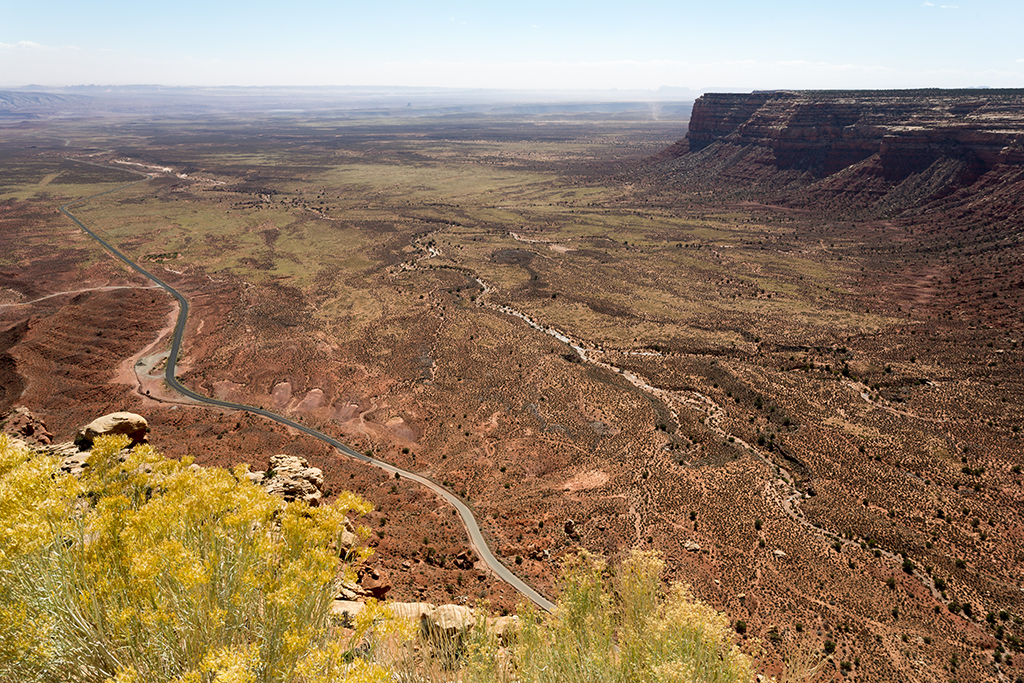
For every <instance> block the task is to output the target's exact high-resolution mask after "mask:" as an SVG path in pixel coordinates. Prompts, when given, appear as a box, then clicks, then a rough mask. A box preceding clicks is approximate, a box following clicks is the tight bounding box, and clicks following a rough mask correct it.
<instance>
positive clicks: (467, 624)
mask: <svg viewBox="0 0 1024 683" xmlns="http://www.w3.org/2000/svg"><path fill="white" fill-rule="evenodd" d="M475 623H476V612H474V611H473V610H472V609H471V608H469V607H464V606H462V605H441V606H440V607H438V608H437V609H435V610H434V611H433V612H431V613H430V614H428V615H427V617H426V620H425V621H424V627H425V628H426V630H427V632H428V633H429V634H431V635H444V636H449V637H454V636H457V635H459V634H462V633H464V632H465V631H467V630H469V629H470V628H471V627H472V626H473V624H475Z"/></svg>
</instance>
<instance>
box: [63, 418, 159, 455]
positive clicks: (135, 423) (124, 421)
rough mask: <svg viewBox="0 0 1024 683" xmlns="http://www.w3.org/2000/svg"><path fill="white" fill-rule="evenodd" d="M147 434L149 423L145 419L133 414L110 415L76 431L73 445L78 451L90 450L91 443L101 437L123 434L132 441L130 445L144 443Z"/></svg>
mask: <svg viewBox="0 0 1024 683" xmlns="http://www.w3.org/2000/svg"><path fill="white" fill-rule="evenodd" d="M148 433H149V423H148V422H146V418H144V417H142V416H141V415H136V414H135V413H110V414H109V415H104V416H103V417H98V418H96V419H95V420H93V421H92V422H90V423H89V424H87V425H85V426H84V427H82V428H80V429H79V430H78V433H77V434H75V445H77V446H78V449H79V450H82V451H86V450H89V449H90V448H92V444H93V441H95V440H96V439H98V438H99V437H101V436H111V435H115V434H125V435H127V436H128V438H130V439H131V440H132V445H133V446H134V445H135V444H139V443H145V441H146V434H148Z"/></svg>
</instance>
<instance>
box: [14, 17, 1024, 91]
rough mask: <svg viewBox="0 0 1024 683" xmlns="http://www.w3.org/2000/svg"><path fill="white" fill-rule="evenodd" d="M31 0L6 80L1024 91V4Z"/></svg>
mask: <svg viewBox="0 0 1024 683" xmlns="http://www.w3.org/2000/svg"><path fill="white" fill-rule="evenodd" d="M950 1H951V2H952V3H955V4H942V1H941V0H935V2H929V1H923V0H857V1H856V2H839V1H838V0H819V1H818V2H806V1H799V0H772V1H767V0H766V1H761V2H752V1H751V2H740V1H737V0H700V1H699V2H693V1H691V0H673V1H671V2H669V1H663V0H616V2H606V1H605V0H585V1H582V0H581V1H577V0H546V1H542V0H516V1H515V2H508V1H504V0H500V1H494V0H473V1H471V2H463V1H461V0H455V1H449V2H445V1H436V0H420V1H418V2H416V1H407V0H359V1H358V2H355V1H353V0H286V1H280V0H279V1H277V2H266V1H265V0H248V1H247V2H244V3H242V2H226V1H225V0H221V1H220V2H217V1H216V0H213V1H212V2H211V1H210V0H176V1H175V2H138V0H135V1H133V2H127V1H126V0H93V1H92V2H82V0H32V1H31V2H28V1H21V2H18V1H15V0H11V1H10V2H7V3H5V5H6V7H5V8H4V10H3V12H0V87H21V86H25V85H29V84H40V85H46V86H67V85H88V84H96V85H129V84H159V85H168V86H189V85H191V86H213V85H244V86H259V85H384V86H397V85H400V86H419V87H444V88H500V89H520V90H522V89H528V90H566V89H570V90H576V89H586V90H610V89H618V90H657V89H659V88H689V89H692V90H696V91H700V92H704V91H749V90H752V89H776V88H786V89H805V88H824V89H834V88H923V87H943V88H955V87H1004V88H1006V87H1024V37H1022V36H1024V33H1022V30H1021V27H1022V26H1024V0H950Z"/></svg>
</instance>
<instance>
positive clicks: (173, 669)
mask: <svg viewBox="0 0 1024 683" xmlns="http://www.w3.org/2000/svg"><path fill="white" fill-rule="evenodd" d="M127 443H128V442H127V438H126V437H109V438H100V439H97V441H96V444H95V446H94V449H93V454H92V456H91V459H90V467H89V468H87V470H86V472H85V474H83V476H82V478H81V479H75V478H73V477H71V476H68V475H63V474H61V473H60V472H59V471H58V470H57V461H56V459H54V458H50V457H45V456H40V455H37V454H32V453H30V452H29V451H28V450H27V449H26V448H24V447H21V446H20V445H16V444H15V443H14V442H11V441H9V440H8V439H7V438H6V437H4V436H0V526H2V527H3V528H4V529H5V530H8V533H5V534H4V535H3V536H2V537H0V591H2V593H3V594H4V596H5V599H4V604H3V606H2V607H0V610H2V612H3V613H2V614H0V679H2V680H23V681H41V682H45V681H80V682H83V683H91V682H97V683H99V682H105V681H109V680H113V681H116V683H127V682H128V681H146V682H147V683H149V682H154V683H158V682H160V681H181V682H183V683H185V682H187V683H192V682H193V681H194V682H196V683H200V682H203V683H205V682H207V681H213V680H217V681H228V680H232V681H234V680H239V681H243V680H244V681H253V682H256V681H300V680H301V681H304V682H311V681H316V680H327V679H320V678H318V677H317V674H316V672H317V671H326V670H327V669H325V668H324V667H325V666H326V663H327V662H328V661H338V662H341V661H343V660H344V658H345V657H346V656H347V657H348V660H349V661H352V659H351V649H352V648H351V646H350V645H348V644H346V643H341V642H339V641H336V640H334V639H332V638H331V637H330V629H329V628H327V626H328V615H329V608H330V604H331V601H332V599H333V598H334V595H335V589H336V582H337V580H338V576H339V571H340V570H342V569H344V568H343V567H342V565H341V560H340V559H339V551H338V548H340V547H341V545H340V537H341V533H342V532H343V531H344V529H345V526H344V524H345V517H346V513H347V512H349V511H357V512H360V513H366V512H369V510H370V506H369V504H367V503H365V502H364V501H362V500H361V499H360V498H358V497H357V496H355V495H352V494H343V495H341V496H340V497H339V498H338V500H337V501H336V502H334V503H332V504H331V505H326V506H322V507H318V508H311V507H309V506H307V505H306V504H305V503H301V502H296V503H285V502H284V501H282V500H280V499H279V498H276V497H274V496H271V495H270V494H268V493H266V492H265V491H264V490H263V489H262V488H260V487H258V486H256V485H254V484H252V483H251V482H249V481H248V480H247V479H246V478H245V477H244V476H243V474H244V470H236V471H235V472H229V471H227V470H224V469H219V468H210V469H203V468H197V467H190V466H189V465H190V463H189V462H188V461H182V462H179V461H173V460H167V459H164V458H163V457H161V456H160V455H158V454H157V453H156V452H155V451H154V450H153V449H152V448H150V447H148V446H140V447H136V448H135V449H134V450H133V451H131V452H130V453H128V455H127V456H124V455H122V449H123V448H124V447H125V446H126V445H127ZM348 571H349V572H350V573H351V569H349V570H348ZM342 573H344V572H342ZM346 651H347V652H348V655H345V654H344V653H345V652H346ZM364 665H366V666H364ZM345 666H346V667H347V666H350V665H349V664H345ZM351 666H356V667H362V669H364V671H363V673H365V674H367V676H366V677H365V678H366V680H373V676H370V675H369V674H372V673H374V672H373V671H371V670H370V669H368V668H367V667H372V666H376V665H369V664H366V662H363V661H362V660H359V661H358V662H353V664H351ZM327 668H328V669H331V671H332V672H333V673H332V678H330V679H329V680H337V679H338V678H343V677H344V675H342V676H335V675H334V674H337V673H339V672H340V673H342V674H344V673H345V669H344V668H341V669H339V668H337V667H334V668H331V667H327ZM378 668H379V667H378Z"/></svg>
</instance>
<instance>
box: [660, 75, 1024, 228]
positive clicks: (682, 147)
mask: <svg viewBox="0 0 1024 683" xmlns="http://www.w3.org/2000/svg"><path fill="white" fill-rule="evenodd" d="M659 161H661V162H663V163H669V164H670V165H672V167H673V171H674V172H675V174H676V175H677V176H679V179H681V180H704V181H706V182H707V181H710V182H714V183H718V184H724V186H729V185H730V183H732V184H733V185H734V186H735V185H747V186H758V185H760V186H762V187H769V186H770V187H774V188H775V189H776V190H777V189H779V188H781V187H785V188H787V189H788V191H789V196H788V197H786V198H785V199H788V200H790V201H792V202H794V203H807V202H811V201H813V202H817V203H822V202H823V203H825V204H829V203H834V201H835V200H836V198H837V197H841V198H842V200H843V201H842V203H844V204H846V205H848V206H850V207H851V208H858V207H865V206H870V205H875V204H879V203H881V205H884V206H886V207H887V208H889V209H890V210H907V209H910V208H913V207H921V206H923V205H926V204H929V203H931V202H935V201H937V200H940V199H944V198H947V197H950V196H951V195H954V194H956V193H957V192H958V191H959V190H962V189H964V188H972V196H974V197H975V198H976V195H977V193H978V192H984V193H991V192H995V191H999V190H1002V191H1006V192H1008V193H1009V194H1013V195H1017V193H1019V191H1020V185H1019V183H1020V182H1022V181H1024V90H915V91H815V92H759V93H749V94H707V95H704V96H703V97H701V98H699V99H698V100H697V101H696V103H695V104H694V107H693V116H692V118H691V120H690V125H689V132H688V133H687V135H686V137H685V138H684V139H682V140H680V141H679V142H677V143H676V144H675V145H673V146H672V147H671V148H669V149H668V150H666V151H665V153H663V154H662V155H661V156H660V158H659ZM1007 183H1010V184H1011V185H1012V187H1006V186H1005V185H1006V184H1007ZM901 185H902V187H900V186H901ZM972 186H973V187H972ZM797 190H799V192H795V191H797ZM894 192H895V194H893V193H894ZM961 199H962V200H966V199H967V197H962V198H961ZM1007 199H1009V197H1007Z"/></svg>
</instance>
